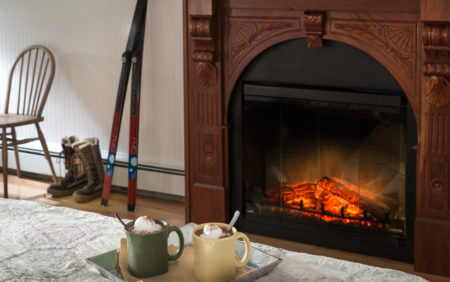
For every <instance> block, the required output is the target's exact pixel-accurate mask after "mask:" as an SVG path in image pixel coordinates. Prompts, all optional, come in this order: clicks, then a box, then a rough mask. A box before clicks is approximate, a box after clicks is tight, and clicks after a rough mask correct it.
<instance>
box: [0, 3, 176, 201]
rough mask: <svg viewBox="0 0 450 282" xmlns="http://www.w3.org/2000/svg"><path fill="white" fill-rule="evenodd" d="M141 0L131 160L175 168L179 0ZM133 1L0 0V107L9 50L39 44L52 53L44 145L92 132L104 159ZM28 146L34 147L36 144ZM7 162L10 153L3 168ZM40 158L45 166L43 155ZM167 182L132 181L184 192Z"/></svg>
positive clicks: (123, 146)
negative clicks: (135, 142)
mask: <svg viewBox="0 0 450 282" xmlns="http://www.w3.org/2000/svg"><path fill="white" fill-rule="evenodd" d="M148 4H149V5H148V11H147V26H146V35H145V43H144V45H145V49H144V60H143V74H142V94H141V124H140V136H139V137H140V138H139V143H140V146H139V163H140V164H145V165H150V166H157V167H164V168H173V169H181V170H182V169H183V168H184V152H183V150H184V145H183V139H184V138H183V34H182V32H183V30H182V26H183V25H182V0H148ZM135 5H136V0H39V1H37V0H0V34H1V37H2V38H1V40H0V96H1V97H2V98H0V109H1V110H3V97H4V95H5V91H6V82H7V77H8V73H9V68H10V66H11V64H12V62H13V60H14V59H15V57H16V56H17V54H18V53H19V52H20V51H21V50H22V49H24V48H25V47H27V46H29V45H32V44H42V45H45V46H47V47H48V48H49V49H51V51H52V52H53V54H54V55H55V59H56V74H55V80H54V83H53V87H52V89H51V92H50V94H49V98H48V102H47V105H46V108H45V110H44V117H45V121H44V122H43V123H42V129H43V132H44V135H45V137H46V139H47V143H48V145H49V148H50V150H51V151H54V152H59V151H60V140H61V138H62V137H64V136H66V135H76V136H79V137H81V138H85V137H91V136H97V137H98V138H99V139H100V145H101V149H102V155H103V157H104V158H105V157H106V155H107V151H108V145H109V135H110V131H111V125H112V117H113V110H114V104H115V98H116V93H117V86H118V81H119V76H120V68H121V60H120V59H121V54H122V52H123V51H124V50H125V45H126V42H127V39H128V32H129V30H130V25H131V21H132V17H133V13H134V8H135ZM130 81H131V80H130ZM129 94H130V92H128V97H127V98H128V99H127V103H126V105H125V110H124V116H123V117H124V118H123V120H122V127H121V134H120V141H119V148H118V154H117V159H118V160H122V161H127V159H128V134H129V126H128V123H129ZM30 132H34V129H32V128H29V129H26V130H22V131H20V132H19V135H26V134H28V133H30ZM29 146H31V147H36V148H40V146H39V144H32V145H29ZM13 163H14V161H13V159H10V164H11V167H12V166H13ZM42 165H43V166H45V167H47V165H46V162H45V161H43V163H42ZM31 170H33V168H31ZM56 170H58V168H56ZM48 173H49V170H48ZM116 174H120V173H119V172H117V171H116V173H115V177H114V180H113V181H114V182H113V183H115V184H118V185H119V184H122V183H123V179H119V177H120V178H122V177H125V178H126V174H124V175H125V176H123V175H121V176H120V175H119V176H116ZM141 174H142V173H141V172H140V174H139V177H141ZM164 177H168V176H167V175H165V176H164ZM174 177H178V178H180V177H181V178H182V176H174ZM142 178H143V179H146V177H145V176H143V177H142ZM147 178H148V177H147ZM156 182H158V181H156ZM169 182H171V184H170V185H171V187H170V189H167V188H168V187H164V183H162V184H161V183H160V185H156V186H155V185H153V184H152V183H151V181H140V182H139V184H138V185H139V188H141V189H147V190H152V191H158V192H165V191H169V193H173V194H177V195H183V194H184V186H183V181H182V179H181V181H180V179H177V180H176V181H175V183H176V184H173V183H172V182H173V181H172V180H170V181H169ZM174 185H175V186H174Z"/></svg>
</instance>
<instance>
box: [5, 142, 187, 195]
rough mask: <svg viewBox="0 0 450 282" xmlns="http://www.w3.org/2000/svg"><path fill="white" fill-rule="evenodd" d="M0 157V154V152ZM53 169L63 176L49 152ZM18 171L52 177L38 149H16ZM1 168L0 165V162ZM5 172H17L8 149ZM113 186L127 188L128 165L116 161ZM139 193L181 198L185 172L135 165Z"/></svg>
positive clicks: (55, 155)
mask: <svg viewBox="0 0 450 282" xmlns="http://www.w3.org/2000/svg"><path fill="white" fill-rule="evenodd" d="M0 154H1V151H0ZM51 157H52V162H53V167H54V168H55V173H56V175H57V176H58V177H63V176H64V174H65V168H64V160H63V159H62V158H61V157H59V156H58V153H55V152H51ZM19 159H20V168H21V171H24V172H29V173H33V174H38V175H48V176H50V175H51V172H50V167H49V165H48V163H47V160H46V159H45V157H44V152H43V151H42V150H37V149H29V148H19ZM0 165H1V163H0ZM8 169H13V170H15V169H17V166H16V160H15V157H14V151H13V150H12V149H10V150H8ZM112 184H113V185H114V186H120V187H127V186H128V163H125V162H116V164H115V168H114V176H113V183H112ZM137 186H138V190H142V191H148V192H155V193H160V194H169V195H174V196H178V197H184V171H183V170H177V169H170V168H163V167H155V166H148V165H138V184H137Z"/></svg>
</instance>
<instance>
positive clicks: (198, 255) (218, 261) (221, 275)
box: [192, 222, 251, 281]
mask: <svg viewBox="0 0 450 282" xmlns="http://www.w3.org/2000/svg"><path fill="white" fill-rule="evenodd" d="M206 224H207V223H204V224H200V225H197V226H196V227H194V228H193V229H192V238H193V239H194V276H195V278H196V279H197V280H199V281H230V280H233V278H234V277H235V275H236V268H238V267H243V266H245V265H246V264H247V262H248V260H249V259H250V248H251V246H250V240H249V239H248V237H247V235H245V234H244V233H241V232H237V230H236V228H234V227H233V229H232V231H233V235H232V236H230V237H227V238H222V239H210V238H202V237H200V236H198V235H197V234H196V232H198V230H200V229H201V230H203V228H204V227H205V225H206ZM213 224H215V225H217V226H219V227H222V228H227V224H225V223H215V222H214V223H213ZM237 239H243V240H244V243H245V253H244V256H243V257H242V259H240V260H238V259H237V255H236V240H237Z"/></svg>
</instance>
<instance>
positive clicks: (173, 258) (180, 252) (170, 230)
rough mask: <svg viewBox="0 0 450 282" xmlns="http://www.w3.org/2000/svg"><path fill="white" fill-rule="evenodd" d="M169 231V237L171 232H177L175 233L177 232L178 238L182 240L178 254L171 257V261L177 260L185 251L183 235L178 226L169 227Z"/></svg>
mask: <svg viewBox="0 0 450 282" xmlns="http://www.w3.org/2000/svg"><path fill="white" fill-rule="evenodd" d="M168 230H169V232H168V233H167V235H169V234H170V233H171V232H173V231H175V232H177V235H178V238H179V239H180V246H179V247H178V252H177V253H176V254H174V255H169V260H176V259H177V258H179V257H180V256H181V254H182V253H183V249H184V237H183V233H182V232H181V230H180V228H178V227H176V226H169V228H168Z"/></svg>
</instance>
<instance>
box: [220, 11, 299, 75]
mask: <svg viewBox="0 0 450 282" xmlns="http://www.w3.org/2000/svg"><path fill="white" fill-rule="evenodd" d="M228 23H229V29H228V36H229V38H230V40H229V41H228V42H229V44H230V46H229V47H228V48H229V51H230V56H229V65H230V69H231V70H233V69H234V68H235V67H236V65H237V64H238V63H239V62H240V61H241V60H242V58H243V57H245V55H247V54H248V53H249V52H250V51H251V50H252V49H253V48H254V47H255V46H257V45H259V44H261V43H262V42H264V41H265V40H268V39H269V38H271V37H274V36H277V35H280V34H283V33H288V32H292V31H299V30H300V19H296V18H293V19H278V18H277V19H275V18H259V19H254V18H251V19H242V18H229V19H228ZM231 73H232V71H230V72H229V75H231Z"/></svg>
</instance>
